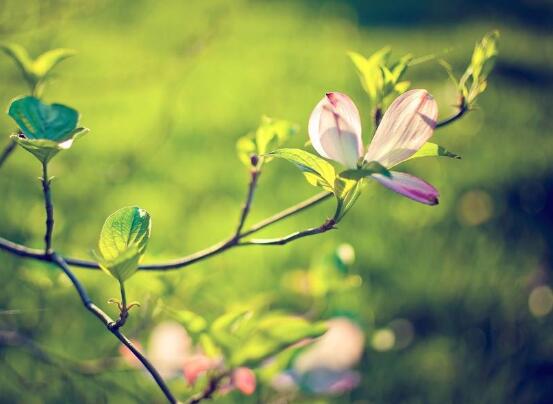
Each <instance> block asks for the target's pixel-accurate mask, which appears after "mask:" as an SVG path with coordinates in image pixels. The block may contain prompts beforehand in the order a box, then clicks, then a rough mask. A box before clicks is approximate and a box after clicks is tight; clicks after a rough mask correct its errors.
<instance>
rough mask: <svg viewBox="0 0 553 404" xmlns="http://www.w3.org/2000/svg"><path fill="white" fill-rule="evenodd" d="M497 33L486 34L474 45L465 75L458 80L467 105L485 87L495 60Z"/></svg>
mask: <svg viewBox="0 0 553 404" xmlns="http://www.w3.org/2000/svg"><path fill="white" fill-rule="evenodd" d="M498 42H499V32H498V31H493V32H490V33H488V34H486V35H485V36H484V37H483V38H482V39H481V40H480V41H479V42H477V43H476V45H475V47H474V51H473V53H472V58H471V61H470V64H469V66H468V67H467V69H466V71H465V73H464V74H463V76H462V77H461V79H460V80H459V88H460V90H461V92H462V94H463V96H464V97H465V100H466V102H467V104H468V105H471V104H472V103H473V102H474V101H475V100H476V98H477V97H478V96H479V95H480V94H482V93H483V92H484V91H485V89H486V87H487V79H488V76H489V74H490V73H491V71H492V69H493V66H494V64H495V60H496V58H497V55H498V54H499V52H498V46H497V45H498Z"/></svg>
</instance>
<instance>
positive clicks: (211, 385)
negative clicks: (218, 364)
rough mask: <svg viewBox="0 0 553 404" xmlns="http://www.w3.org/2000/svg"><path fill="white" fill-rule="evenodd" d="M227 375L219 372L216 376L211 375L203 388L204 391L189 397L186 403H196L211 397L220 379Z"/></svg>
mask: <svg viewBox="0 0 553 404" xmlns="http://www.w3.org/2000/svg"><path fill="white" fill-rule="evenodd" d="M226 376H227V373H221V374H220V375H218V376H215V377H212V378H211V379H209V383H208V385H207V387H206V388H205V389H204V391H202V392H200V393H199V394H197V395H196V396H194V397H192V398H190V399H189V400H188V404H198V403H200V402H201V401H203V400H209V399H211V398H213V395H214V394H215V392H216V391H217V389H218V388H219V384H220V383H221V381H222V380H223V379H224V378H225V377H226Z"/></svg>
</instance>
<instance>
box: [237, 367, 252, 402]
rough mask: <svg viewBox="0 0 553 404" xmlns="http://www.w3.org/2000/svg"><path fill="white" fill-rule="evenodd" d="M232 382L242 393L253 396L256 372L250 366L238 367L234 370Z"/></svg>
mask: <svg viewBox="0 0 553 404" xmlns="http://www.w3.org/2000/svg"><path fill="white" fill-rule="evenodd" d="M232 383H233V384H234V385H235V386H236V388H237V389H238V390H240V391H241V392H242V394H245V395H247V396H251V395H252V394H253V392H254V391H255V387H256V379H255V373H254V372H253V371H252V370H251V369H250V368H245V367H241V368H237V369H235V370H234V372H232Z"/></svg>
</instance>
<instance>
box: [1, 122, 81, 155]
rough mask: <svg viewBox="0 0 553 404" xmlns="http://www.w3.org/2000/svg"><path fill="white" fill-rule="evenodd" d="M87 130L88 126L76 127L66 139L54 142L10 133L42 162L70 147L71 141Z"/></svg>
mask: <svg viewBox="0 0 553 404" xmlns="http://www.w3.org/2000/svg"><path fill="white" fill-rule="evenodd" d="M88 132H89V130H88V128H76V129H75V130H73V132H71V133H70V135H69V136H68V139H67V140H64V141H62V142H55V141H53V140H48V139H29V138H28V137H26V136H25V135H23V134H17V135H11V138H12V139H13V140H14V141H15V142H16V143H18V144H19V145H20V146H21V147H23V148H24V149H25V150H27V151H29V152H30V153H32V154H33V155H34V156H35V157H36V158H37V159H38V160H39V161H41V162H42V163H48V162H49V161H50V159H52V157H54V156H55V155H56V154H57V153H58V152H59V151H61V150H67V149H69V148H71V146H72V145H73V142H74V141H75V140H76V139H78V138H80V137H81V136H84V135H85V134H87V133H88Z"/></svg>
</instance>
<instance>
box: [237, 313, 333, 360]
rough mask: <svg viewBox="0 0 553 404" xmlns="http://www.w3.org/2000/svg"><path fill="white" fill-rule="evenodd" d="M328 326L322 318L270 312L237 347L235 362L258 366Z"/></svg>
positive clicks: (323, 331)
mask: <svg viewBox="0 0 553 404" xmlns="http://www.w3.org/2000/svg"><path fill="white" fill-rule="evenodd" d="M326 330H327V326H326V325H325V324H324V323H322V322H318V323H310V322H309V321H307V320H305V319H304V318H301V317H297V316H292V315H287V314H281V313H272V314H269V315H267V316H265V317H263V318H262V319H261V320H260V321H259V322H258V323H257V326H256V329H255V331H254V332H253V333H252V334H251V337H249V338H248V339H247V340H246V341H244V342H243V343H242V344H241V345H239V347H238V349H237V350H235V351H234V353H233V354H232V357H231V364H232V365H234V366H242V365H244V366H255V365H257V364H259V363H260V362H261V361H263V360H264V359H266V358H268V357H270V356H272V355H274V354H276V353H278V352H279V351H281V350H283V349H285V348H288V347H289V346H291V345H293V344H295V343H297V342H299V341H301V340H303V339H305V338H316V337H319V336H321V335H322V334H324V333H325V332H326Z"/></svg>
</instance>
